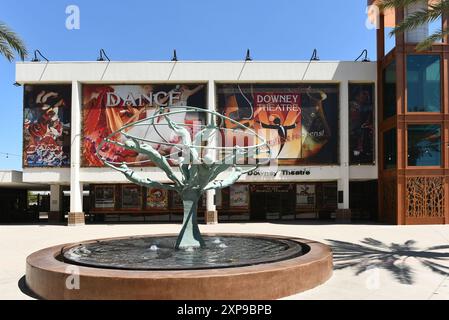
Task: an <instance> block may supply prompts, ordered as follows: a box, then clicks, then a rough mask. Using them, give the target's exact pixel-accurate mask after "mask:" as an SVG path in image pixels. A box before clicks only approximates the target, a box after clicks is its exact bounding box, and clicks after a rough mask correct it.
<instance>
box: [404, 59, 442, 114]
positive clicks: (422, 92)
mask: <svg viewBox="0 0 449 320" xmlns="http://www.w3.org/2000/svg"><path fill="white" fill-rule="evenodd" d="M407 110H408V112H440V111H441V81H440V56H438V55H409V56H407Z"/></svg>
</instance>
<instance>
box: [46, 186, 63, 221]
mask: <svg viewBox="0 0 449 320" xmlns="http://www.w3.org/2000/svg"><path fill="white" fill-rule="evenodd" d="M61 204H62V192H61V186H60V185H57V184H52V185H51V186H50V212H49V213H48V222H49V223H58V222H61V221H62V212H61V208H62V205H61Z"/></svg>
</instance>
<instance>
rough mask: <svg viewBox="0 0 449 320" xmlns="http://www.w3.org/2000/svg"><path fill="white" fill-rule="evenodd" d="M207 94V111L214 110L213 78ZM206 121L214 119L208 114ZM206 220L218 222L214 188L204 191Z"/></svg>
mask: <svg viewBox="0 0 449 320" xmlns="http://www.w3.org/2000/svg"><path fill="white" fill-rule="evenodd" d="M207 95H208V99H207V101H208V107H207V108H208V110H209V111H216V110H215V103H216V101H215V82H214V81H213V80H209V82H208V84H207ZM207 121H208V122H210V121H216V119H214V118H213V117H211V115H210V114H209V115H208V117H207ZM208 145H209V146H216V145H217V141H216V140H214V141H212V142H210V143H209V144H208ZM213 155H214V159H215V160H217V153H216V152H214V153H213ZM204 220H205V221H206V224H218V212H217V208H216V206H215V190H209V191H207V192H206V217H205V219H204Z"/></svg>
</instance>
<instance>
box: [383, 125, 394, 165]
mask: <svg viewBox="0 0 449 320" xmlns="http://www.w3.org/2000/svg"><path fill="white" fill-rule="evenodd" d="M383 138H384V169H394V168H396V159H397V147H396V129H391V130H388V131H386V132H384V135H383Z"/></svg>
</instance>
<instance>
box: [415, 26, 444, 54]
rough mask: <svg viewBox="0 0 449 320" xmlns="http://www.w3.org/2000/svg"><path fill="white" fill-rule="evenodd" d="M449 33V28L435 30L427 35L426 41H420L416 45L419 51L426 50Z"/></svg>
mask: <svg viewBox="0 0 449 320" xmlns="http://www.w3.org/2000/svg"><path fill="white" fill-rule="evenodd" d="M447 35H449V29H448V30H442V29H441V30H439V31H437V32H435V33H434V34H432V35H430V36H429V37H427V38H426V39H425V40H424V41H422V42H420V43H418V45H417V46H416V50H417V51H424V50H426V49H428V48H430V47H431V46H432V44H434V43H435V42H437V41H439V40H442V39H443V38H444V37H445V36H447Z"/></svg>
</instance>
